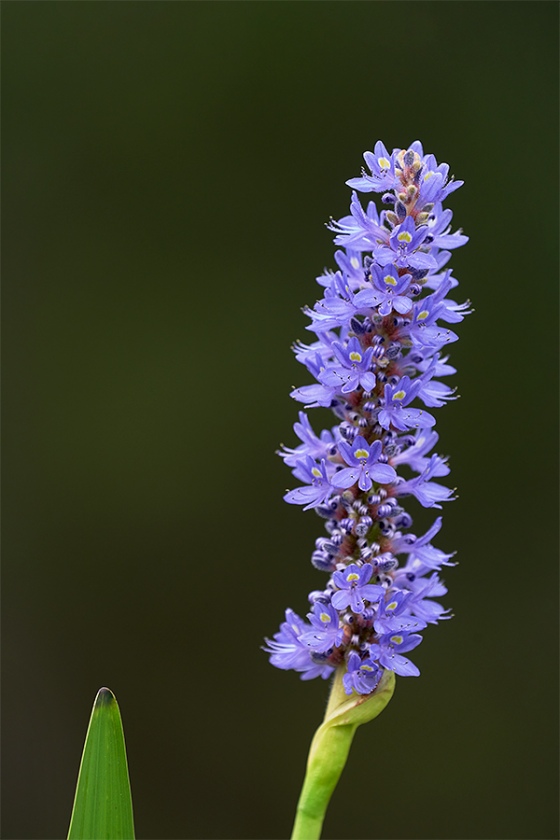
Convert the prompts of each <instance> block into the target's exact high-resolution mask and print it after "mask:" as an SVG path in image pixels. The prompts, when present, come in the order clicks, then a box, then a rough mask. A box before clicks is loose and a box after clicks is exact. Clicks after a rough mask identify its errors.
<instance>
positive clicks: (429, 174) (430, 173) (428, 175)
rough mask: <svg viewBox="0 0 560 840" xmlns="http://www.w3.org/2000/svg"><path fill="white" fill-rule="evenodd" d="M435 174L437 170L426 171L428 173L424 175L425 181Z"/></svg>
mask: <svg viewBox="0 0 560 840" xmlns="http://www.w3.org/2000/svg"><path fill="white" fill-rule="evenodd" d="M433 175H435V172H426V174H425V175H424V181H427V180H428V179H429V178H431V177H432V176H433Z"/></svg>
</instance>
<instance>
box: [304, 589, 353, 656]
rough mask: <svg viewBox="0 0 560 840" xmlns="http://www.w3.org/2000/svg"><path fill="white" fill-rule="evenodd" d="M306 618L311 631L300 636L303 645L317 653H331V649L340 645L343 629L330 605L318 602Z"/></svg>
mask: <svg viewBox="0 0 560 840" xmlns="http://www.w3.org/2000/svg"><path fill="white" fill-rule="evenodd" d="M307 618H308V619H309V623H310V624H311V625H312V627H313V630H310V631H309V632H307V633H304V634H303V635H302V637H301V641H302V642H303V644H306V645H307V646H308V647H310V648H312V649H313V650H315V651H317V652H318V653H328V652H331V653H332V649H333V648H334V647H338V645H340V643H341V642H342V638H343V635H344V628H342V627H340V626H339V617H338V612H337V611H336V610H335V609H334V607H333V606H332V605H331V604H325V603H323V602H321V601H318V602H317V603H316V604H315V606H314V607H313V612H310V613H308V615H307Z"/></svg>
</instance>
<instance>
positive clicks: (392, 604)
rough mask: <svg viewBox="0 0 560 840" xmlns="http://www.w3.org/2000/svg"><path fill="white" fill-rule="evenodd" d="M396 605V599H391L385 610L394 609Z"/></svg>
mask: <svg viewBox="0 0 560 840" xmlns="http://www.w3.org/2000/svg"><path fill="white" fill-rule="evenodd" d="M397 606H398V604H397V602H396V601H391V603H390V604H387V606H386V607H385V609H386V610H396V609H397Z"/></svg>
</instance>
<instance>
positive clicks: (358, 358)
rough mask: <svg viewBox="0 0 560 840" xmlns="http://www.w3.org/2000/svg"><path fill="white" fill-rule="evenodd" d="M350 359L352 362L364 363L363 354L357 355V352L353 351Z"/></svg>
mask: <svg viewBox="0 0 560 840" xmlns="http://www.w3.org/2000/svg"><path fill="white" fill-rule="evenodd" d="M349 359H350V361H352V362H361V361H362V354H361V353H357V352H356V351H355V350H353V351H352V352H351V353H350V354H349Z"/></svg>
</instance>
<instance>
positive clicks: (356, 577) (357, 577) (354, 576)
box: [346, 572, 360, 581]
mask: <svg viewBox="0 0 560 840" xmlns="http://www.w3.org/2000/svg"><path fill="white" fill-rule="evenodd" d="M346 580H349V581H353V580H360V575H357V574H356V572H350V574H349V575H347V576H346Z"/></svg>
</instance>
